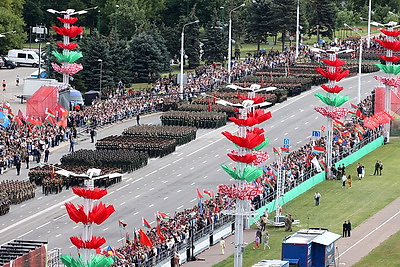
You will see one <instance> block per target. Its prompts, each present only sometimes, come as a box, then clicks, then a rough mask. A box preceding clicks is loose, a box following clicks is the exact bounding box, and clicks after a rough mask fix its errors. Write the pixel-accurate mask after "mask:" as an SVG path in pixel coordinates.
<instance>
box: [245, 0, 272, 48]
mask: <svg viewBox="0 0 400 267" xmlns="http://www.w3.org/2000/svg"><path fill="white" fill-rule="evenodd" d="M270 6H271V1H270V0H260V1H257V2H251V3H250V5H249V7H248V10H247V11H248V12H247V25H246V29H247V34H248V36H249V37H250V38H251V39H254V40H255V41H256V42H257V51H260V43H261V42H262V41H263V40H264V38H265V36H266V35H267V34H268V33H269V32H272V29H271V15H272V14H271V10H270V9H271V7H270Z"/></svg>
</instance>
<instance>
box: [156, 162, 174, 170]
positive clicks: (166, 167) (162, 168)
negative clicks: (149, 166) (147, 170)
mask: <svg viewBox="0 0 400 267" xmlns="http://www.w3.org/2000/svg"><path fill="white" fill-rule="evenodd" d="M168 166H171V164H169V163H168V164H167V165H165V166H162V167H160V168H158V170H162V169H164V168H167V167H168Z"/></svg>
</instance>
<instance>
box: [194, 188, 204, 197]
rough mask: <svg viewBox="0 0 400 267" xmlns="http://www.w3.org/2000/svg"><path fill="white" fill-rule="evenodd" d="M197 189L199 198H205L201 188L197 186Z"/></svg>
mask: <svg viewBox="0 0 400 267" xmlns="http://www.w3.org/2000/svg"><path fill="white" fill-rule="evenodd" d="M196 191H197V196H198V197H199V198H204V196H203V195H202V194H201V192H200V190H199V189H198V188H196Z"/></svg>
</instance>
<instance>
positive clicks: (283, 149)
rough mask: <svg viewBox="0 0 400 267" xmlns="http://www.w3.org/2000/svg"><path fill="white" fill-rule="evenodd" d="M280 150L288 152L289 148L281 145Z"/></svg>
mask: <svg viewBox="0 0 400 267" xmlns="http://www.w3.org/2000/svg"><path fill="white" fill-rule="evenodd" d="M281 152H282V153H285V154H289V152H290V151H289V148H288V147H281Z"/></svg>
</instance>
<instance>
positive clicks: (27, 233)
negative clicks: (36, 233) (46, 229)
mask: <svg viewBox="0 0 400 267" xmlns="http://www.w3.org/2000/svg"><path fill="white" fill-rule="evenodd" d="M32 232H33V230H30V231H28V232H26V233H25V234H22V235H20V236H18V237H17V238H21V237H23V236H26V235H29V234H30V233H32Z"/></svg>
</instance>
